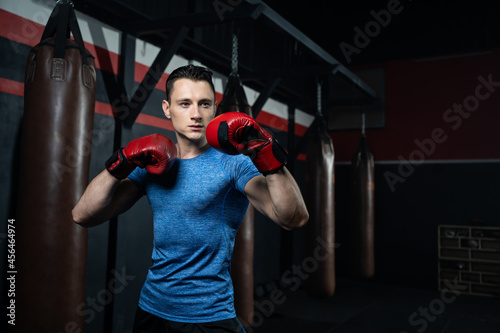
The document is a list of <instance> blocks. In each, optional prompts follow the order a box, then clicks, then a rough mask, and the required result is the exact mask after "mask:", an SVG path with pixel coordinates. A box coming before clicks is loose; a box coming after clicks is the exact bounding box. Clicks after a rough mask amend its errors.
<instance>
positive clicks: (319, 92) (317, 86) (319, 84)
mask: <svg viewBox="0 0 500 333" xmlns="http://www.w3.org/2000/svg"><path fill="white" fill-rule="evenodd" d="M316 92H317V101H316V102H317V103H318V105H317V112H318V115H319V116H321V115H322V113H321V83H320V82H319V80H318V81H317V83H316Z"/></svg>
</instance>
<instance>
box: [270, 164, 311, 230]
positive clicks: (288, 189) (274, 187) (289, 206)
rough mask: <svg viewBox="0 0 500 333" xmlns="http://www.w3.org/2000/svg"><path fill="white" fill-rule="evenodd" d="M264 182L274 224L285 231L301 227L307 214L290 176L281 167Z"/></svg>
mask: <svg viewBox="0 0 500 333" xmlns="http://www.w3.org/2000/svg"><path fill="white" fill-rule="evenodd" d="M266 181H267V187H268V190H269V194H270V196H271V203H272V208H273V212H274V215H275V219H276V222H277V223H278V224H280V225H281V226H283V227H284V228H287V229H293V228H298V227H301V226H303V225H304V224H305V223H306V222H307V220H308V219H309V213H308V212H307V208H306V204H305V202H304V199H303V197H302V194H301V193H300V189H299V186H298V185H297V183H296V181H295V179H294V178H293V176H292V174H291V173H290V172H289V171H288V170H287V169H286V168H285V167H283V168H282V169H280V170H279V171H278V172H276V173H273V174H270V175H267V176H266Z"/></svg>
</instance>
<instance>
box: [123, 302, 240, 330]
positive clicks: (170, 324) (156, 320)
mask: <svg viewBox="0 0 500 333" xmlns="http://www.w3.org/2000/svg"><path fill="white" fill-rule="evenodd" d="M132 332H133V333H212V332H213V333H215V332H217V333H226V332H227V333H245V330H244V329H243V327H242V326H241V324H240V322H239V320H238V319H237V318H231V319H225V320H219V321H213V322H209V323H179V322H175V321H170V320H166V319H163V318H160V317H158V316H155V315H153V314H151V313H149V312H146V311H144V310H143V309H141V308H140V307H137V312H136V314H135V320H134V329H133V331H132Z"/></svg>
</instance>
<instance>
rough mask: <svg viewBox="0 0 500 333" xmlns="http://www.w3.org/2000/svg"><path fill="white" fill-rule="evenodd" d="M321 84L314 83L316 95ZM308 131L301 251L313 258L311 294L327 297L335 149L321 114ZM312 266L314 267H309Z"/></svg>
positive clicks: (331, 274)
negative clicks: (305, 214)
mask: <svg viewBox="0 0 500 333" xmlns="http://www.w3.org/2000/svg"><path fill="white" fill-rule="evenodd" d="M320 91H321V87H320V86H319V85H318V95H321V94H320ZM310 131H311V132H310V133H308V139H307V145H306V149H307V150H306V151H307V160H306V189H305V192H306V204H307V209H308V211H309V222H308V223H307V224H306V226H305V254H306V258H310V260H312V261H313V263H314V266H313V264H311V272H310V274H309V277H308V279H307V280H306V281H305V289H306V291H307V292H308V293H309V294H310V295H311V296H313V297H319V298H325V297H330V296H332V295H333V293H334V292H335V282H336V281H335V170H334V160H335V151H334V148H333V142H332V139H331V138H330V136H329V135H328V132H327V129H326V124H325V123H324V120H323V117H322V115H321V98H320V97H318V115H317V116H316V120H315V122H314V123H313V124H312V125H311V128H310ZM312 267H316V269H312Z"/></svg>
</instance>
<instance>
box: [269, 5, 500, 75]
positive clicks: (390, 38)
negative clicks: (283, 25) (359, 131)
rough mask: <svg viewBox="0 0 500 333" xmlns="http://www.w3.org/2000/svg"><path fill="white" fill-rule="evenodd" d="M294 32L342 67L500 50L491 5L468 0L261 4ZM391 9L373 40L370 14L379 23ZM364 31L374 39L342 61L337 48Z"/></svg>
mask: <svg viewBox="0 0 500 333" xmlns="http://www.w3.org/2000/svg"><path fill="white" fill-rule="evenodd" d="M265 2H266V4H268V5H269V6H270V7H271V8H273V9H274V10H276V11H277V12H278V13H280V14H281V15H282V16H284V17H285V18H286V19H287V20H289V21H290V22H291V23H292V24H293V25H295V26H296V27H297V28H298V29H300V30H302V31H303V32H304V33H305V34H306V35H309V36H310V37H311V38H312V39H313V40H315V41H316V42H317V43H318V44H319V45H320V46H321V47H323V48H324V49H325V50H327V51H328V52H329V53H330V54H331V55H333V56H334V57H335V58H337V59H338V60H339V61H340V62H342V63H344V64H345V65H350V66H351V65H354V66H355V65H360V64H372V63H378V62H384V61H391V60H399V59H408V58H423V57H425V58H427V57H439V56H449V55H456V54H466V53H476V52H484V51H489V50H492V49H493V48H498V47H500V28H499V25H498V20H499V16H500V15H499V11H498V3H497V2H496V1H485V0H479V1H477V0H476V1H473V0H467V1H466V0H434V1H429V0H428V1H421V0H413V1H412V0H382V1H381V0H368V1H367V0H361V1H359V0H358V1H356V0H354V1H326V0H308V1H304V0H287V1H277V0H267V1H265ZM389 4H392V5H394V4H399V5H396V6H394V7H392V8H393V11H394V12H397V13H396V14H391V15H390V20H389V22H388V24H386V26H385V27H381V28H380V31H379V32H378V34H376V32H377V31H376V30H375V28H374V27H375V26H374V25H372V26H370V24H369V23H370V22H374V21H375V18H374V15H373V13H372V12H375V13H377V14H378V16H380V17H384V15H383V14H382V13H381V11H384V12H386V11H387V9H388V5H389ZM367 25H368V27H370V28H371V29H372V31H374V32H375V33H374V36H373V37H372V38H370V41H369V44H368V45H367V46H366V47H364V48H362V49H361V51H360V52H359V54H356V53H353V54H352V57H351V62H350V63H348V62H347V61H346V57H345V56H344V54H343V52H342V50H341V48H340V44H341V43H342V42H345V43H348V44H350V45H354V37H355V35H356V34H357V33H356V31H355V30H354V28H356V27H358V28H360V29H361V30H362V31H364V30H365V28H366V27H367Z"/></svg>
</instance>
